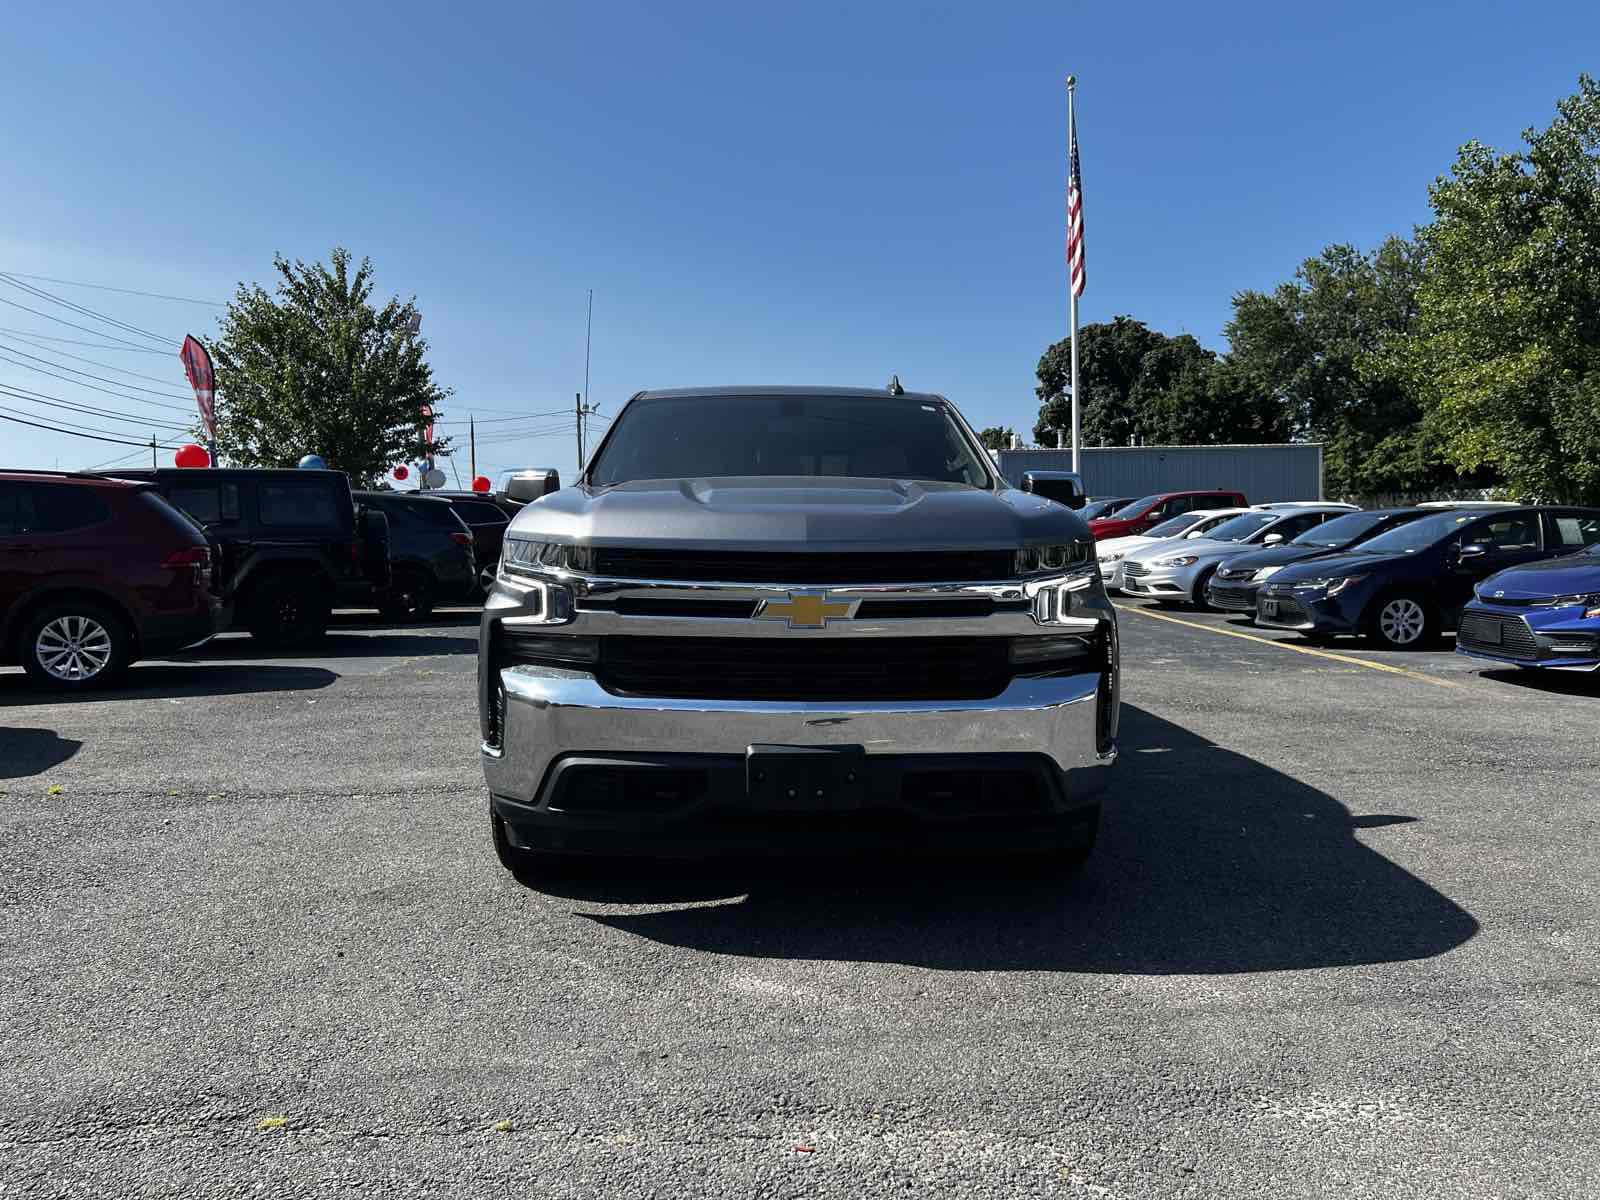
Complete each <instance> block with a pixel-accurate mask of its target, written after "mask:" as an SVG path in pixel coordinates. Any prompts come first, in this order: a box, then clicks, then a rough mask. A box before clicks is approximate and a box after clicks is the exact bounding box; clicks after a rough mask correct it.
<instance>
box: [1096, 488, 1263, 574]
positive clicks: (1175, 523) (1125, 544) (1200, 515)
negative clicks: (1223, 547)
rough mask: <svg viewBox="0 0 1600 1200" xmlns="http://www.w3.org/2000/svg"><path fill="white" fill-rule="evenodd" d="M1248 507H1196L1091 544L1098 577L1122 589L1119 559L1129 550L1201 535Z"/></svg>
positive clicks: (1120, 561)
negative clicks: (1137, 530)
mask: <svg viewBox="0 0 1600 1200" xmlns="http://www.w3.org/2000/svg"><path fill="white" fill-rule="evenodd" d="M1249 511H1250V510H1249V509H1248V508H1197V509H1195V510H1194V511H1193V512H1186V513H1179V514H1178V515H1177V516H1175V517H1169V518H1168V519H1167V520H1165V521H1163V522H1161V524H1159V525H1157V526H1155V527H1154V528H1152V529H1151V530H1150V531H1149V532H1147V533H1136V534H1130V535H1129V536H1127V537H1117V538H1107V539H1106V540H1105V541H1103V542H1096V543H1095V547H1094V550H1095V554H1096V556H1097V557H1098V558H1099V560H1100V578H1101V580H1103V581H1104V583H1105V585H1106V588H1107V589H1108V590H1109V591H1113V592H1116V591H1121V590H1122V560H1123V559H1124V558H1126V557H1127V556H1128V553H1129V552H1130V551H1132V550H1137V549H1139V547H1141V546H1148V545H1149V544H1150V543H1151V542H1159V541H1164V540H1165V539H1167V538H1201V537H1205V535H1206V530H1208V529H1211V528H1214V527H1215V526H1217V525H1220V524H1222V522H1224V521H1226V520H1227V519H1228V518H1229V517H1236V516H1238V515H1239V514H1240V513H1243V512H1249Z"/></svg>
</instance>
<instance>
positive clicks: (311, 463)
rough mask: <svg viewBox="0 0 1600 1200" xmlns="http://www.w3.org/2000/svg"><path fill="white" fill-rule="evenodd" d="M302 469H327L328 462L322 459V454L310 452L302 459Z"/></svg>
mask: <svg viewBox="0 0 1600 1200" xmlns="http://www.w3.org/2000/svg"><path fill="white" fill-rule="evenodd" d="M300 469H301V470H303V471H326V470H327V469H328V464H327V463H325V462H323V461H322V455H320V454H308V455H306V456H305V457H304V458H302V459H301V460H300Z"/></svg>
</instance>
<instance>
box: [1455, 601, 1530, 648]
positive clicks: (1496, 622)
mask: <svg viewBox="0 0 1600 1200" xmlns="http://www.w3.org/2000/svg"><path fill="white" fill-rule="evenodd" d="M1456 644H1457V645H1458V646H1463V647H1465V648H1466V649H1468V650H1480V651H1482V652H1483V653H1485V654H1498V655H1500V656H1501V657H1503V658H1530V659H1532V658H1538V657H1539V643H1538V641H1537V640H1535V638H1534V636H1533V631H1532V630H1531V629H1529V628H1528V626H1527V624H1526V623H1525V622H1524V621H1523V620H1522V618H1521V617H1502V616H1497V615H1496V614H1494V613H1485V612H1464V613H1462V614H1461V624H1460V625H1459V627H1458V628H1457V629H1456Z"/></svg>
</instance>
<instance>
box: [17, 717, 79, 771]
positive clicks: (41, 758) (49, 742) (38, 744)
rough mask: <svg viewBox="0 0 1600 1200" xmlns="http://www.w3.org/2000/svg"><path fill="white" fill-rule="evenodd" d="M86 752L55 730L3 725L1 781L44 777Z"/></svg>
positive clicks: (76, 743) (75, 742)
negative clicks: (46, 773) (82, 751)
mask: <svg viewBox="0 0 1600 1200" xmlns="http://www.w3.org/2000/svg"><path fill="white" fill-rule="evenodd" d="M82 748H83V743H82V742H80V741H77V740H75V739H73V738H64V737H62V736H61V735H60V734H59V733H57V732H56V731H55V730H53V729H18V728H16V727H14V726H9V725H0V779H23V778H26V777H27V776H30V775H43V774H44V773H45V772H46V771H49V770H51V769H52V768H55V767H59V766H60V765H61V764H62V763H64V762H66V761H67V759H69V758H71V757H72V756H73V755H74V754H76V753H77V752H78V751H79V750H81V749H82Z"/></svg>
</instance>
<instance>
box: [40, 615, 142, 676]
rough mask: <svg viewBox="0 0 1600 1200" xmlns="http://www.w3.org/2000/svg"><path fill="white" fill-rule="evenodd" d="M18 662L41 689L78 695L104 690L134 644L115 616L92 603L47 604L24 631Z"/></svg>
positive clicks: (129, 656) (122, 664)
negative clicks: (19, 660)
mask: <svg viewBox="0 0 1600 1200" xmlns="http://www.w3.org/2000/svg"><path fill="white" fill-rule="evenodd" d="M17 651H18V654H17V657H18V658H20V659H21V660H22V668H23V670H25V671H26V672H27V673H28V674H29V675H31V676H32V677H33V678H34V679H35V680H37V681H38V682H39V683H42V684H43V685H44V686H45V687H48V688H54V689H56V690H58V691H64V692H81V691H87V690H88V689H90V688H96V687H104V686H105V685H106V684H107V683H109V682H111V681H112V680H113V679H115V678H116V677H117V676H118V675H119V674H120V673H121V672H122V670H123V668H124V667H126V666H127V665H128V663H129V662H130V661H131V659H132V655H133V639H132V638H131V637H129V636H128V629H127V625H126V624H125V623H124V622H123V620H122V619H121V618H120V617H118V616H117V615H116V614H115V613H113V612H111V611H110V610H109V609H107V608H105V607H103V606H102V605H98V604H95V603H94V602H93V601H90V600H63V601H60V602H58V603H55V604H47V605H45V606H44V607H43V608H41V609H40V610H39V611H38V612H36V613H34V614H33V616H32V618H31V619H30V620H29V621H28V622H27V624H26V625H24V626H23V628H22V634H21V641H20V643H19V644H18V646H17Z"/></svg>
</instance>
